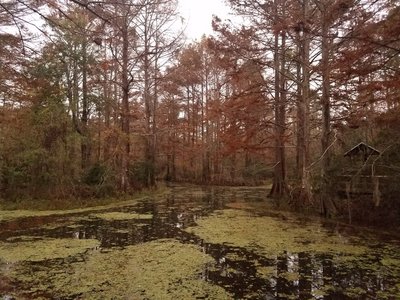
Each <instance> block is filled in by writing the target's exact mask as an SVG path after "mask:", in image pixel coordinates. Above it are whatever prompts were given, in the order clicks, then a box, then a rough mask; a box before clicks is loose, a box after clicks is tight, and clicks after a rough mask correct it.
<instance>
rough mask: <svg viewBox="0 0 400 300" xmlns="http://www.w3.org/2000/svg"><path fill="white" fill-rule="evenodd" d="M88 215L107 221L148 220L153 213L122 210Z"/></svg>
mask: <svg viewBox="0 0 400 300" xmlns="http://www.w3.org/2000/svg"><path fill="white" fill-rule="evenodd" d="M90 216H92V217H95V218H99V219H103V220H107V221H118V220H150V219H152V218H153V215H151V214H137V213H124V212H106V213H97V214H91V215H90Z"/></svg>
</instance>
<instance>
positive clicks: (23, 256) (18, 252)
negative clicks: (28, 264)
mask: <svg viewBox="0 0 400 300" xmlns="http://www.w3.org/2000/svg"><path fill="white" fill-rule="evenodd" d="M98 246H99V241H97V240H89V239H88V240H78V239H31V240H28V239H22V241H15V239H14V240H10V241H8V242H0V261H1V260H3V261H4V262H6V263H15V262H21V261H43V260H47V259H54V258H65V257H68V256H72V255H76V254H78V253H82V252H84V251H86V250H87V249H91V248H95V247H98Z"/></svg>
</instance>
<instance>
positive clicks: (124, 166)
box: [121, 20, 130, 192]
mask: <svg viewBox="0 0 400 300" xmlns="http://www.w3.org/2000/svg"><path fill="white" fill-rule="evenodd" d="M121 34H122V114H121V119H122V132H123V133H124V147H123V150H122V154H121V189H122V190H123V191H124V192H126V191H127V189H128V187H129V183H128V159H129V153H130V141H129V134H130V128H129V127H130V126H129V86H130V83H129V79H128V73H129V70H128V59H129V53H128V51H129V41H128V24H127V20H124V24H123V27H122V29H121Z"/></svg>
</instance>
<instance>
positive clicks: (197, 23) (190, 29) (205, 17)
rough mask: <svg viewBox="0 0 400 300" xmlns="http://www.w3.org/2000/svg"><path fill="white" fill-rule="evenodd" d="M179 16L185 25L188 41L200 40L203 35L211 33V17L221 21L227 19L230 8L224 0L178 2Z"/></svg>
mask: <svg viewBox="0 0 400 300" xmlns="http://www.w3.org/2000/svg"><path fill="white" fill-rule="evenodd" d="M179 9H180V12H181V16H182V17H183V18H184V19H185V20H184V23H185V24H187V27H186V31H185V33H186V36H187V37H188V39H191V40H195V39H200V38H201V36H202V35H203V34H206V35H209V34H211V33H212V32H213V31H212V26H211V21H212V16H213V15H216V16H218V17H219V18H221V19H226V18H229V13H230V8H229V7H228V6H227V5H226V4H225V3H224V0H179Z"/></svg>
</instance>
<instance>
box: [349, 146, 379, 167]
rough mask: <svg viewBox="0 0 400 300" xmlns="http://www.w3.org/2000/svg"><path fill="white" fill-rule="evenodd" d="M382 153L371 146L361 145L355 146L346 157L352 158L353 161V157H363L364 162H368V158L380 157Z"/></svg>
mask: <svg viewBox="0 0 400 300" xmlns="http://www.w3.org/2000/svg"><path fill="white" fill-rule="evenodd" d="M380 154H381V152H380V151H378V150H376V149H375V148H373V147H371V146H370V145H367V144H366V143H363V142H361V143H359V144H357V145H355V146H354V147H353V148H351V149H350V150H349V151H347V152H346V153H345V154H344V156H345V157H346V156H347V157H350V158H351V159H353V157H359V156H362V158H363V161H364V162H366V161H367V160H368V158H369V157H370V156H372V155H380Z"/></svg>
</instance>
